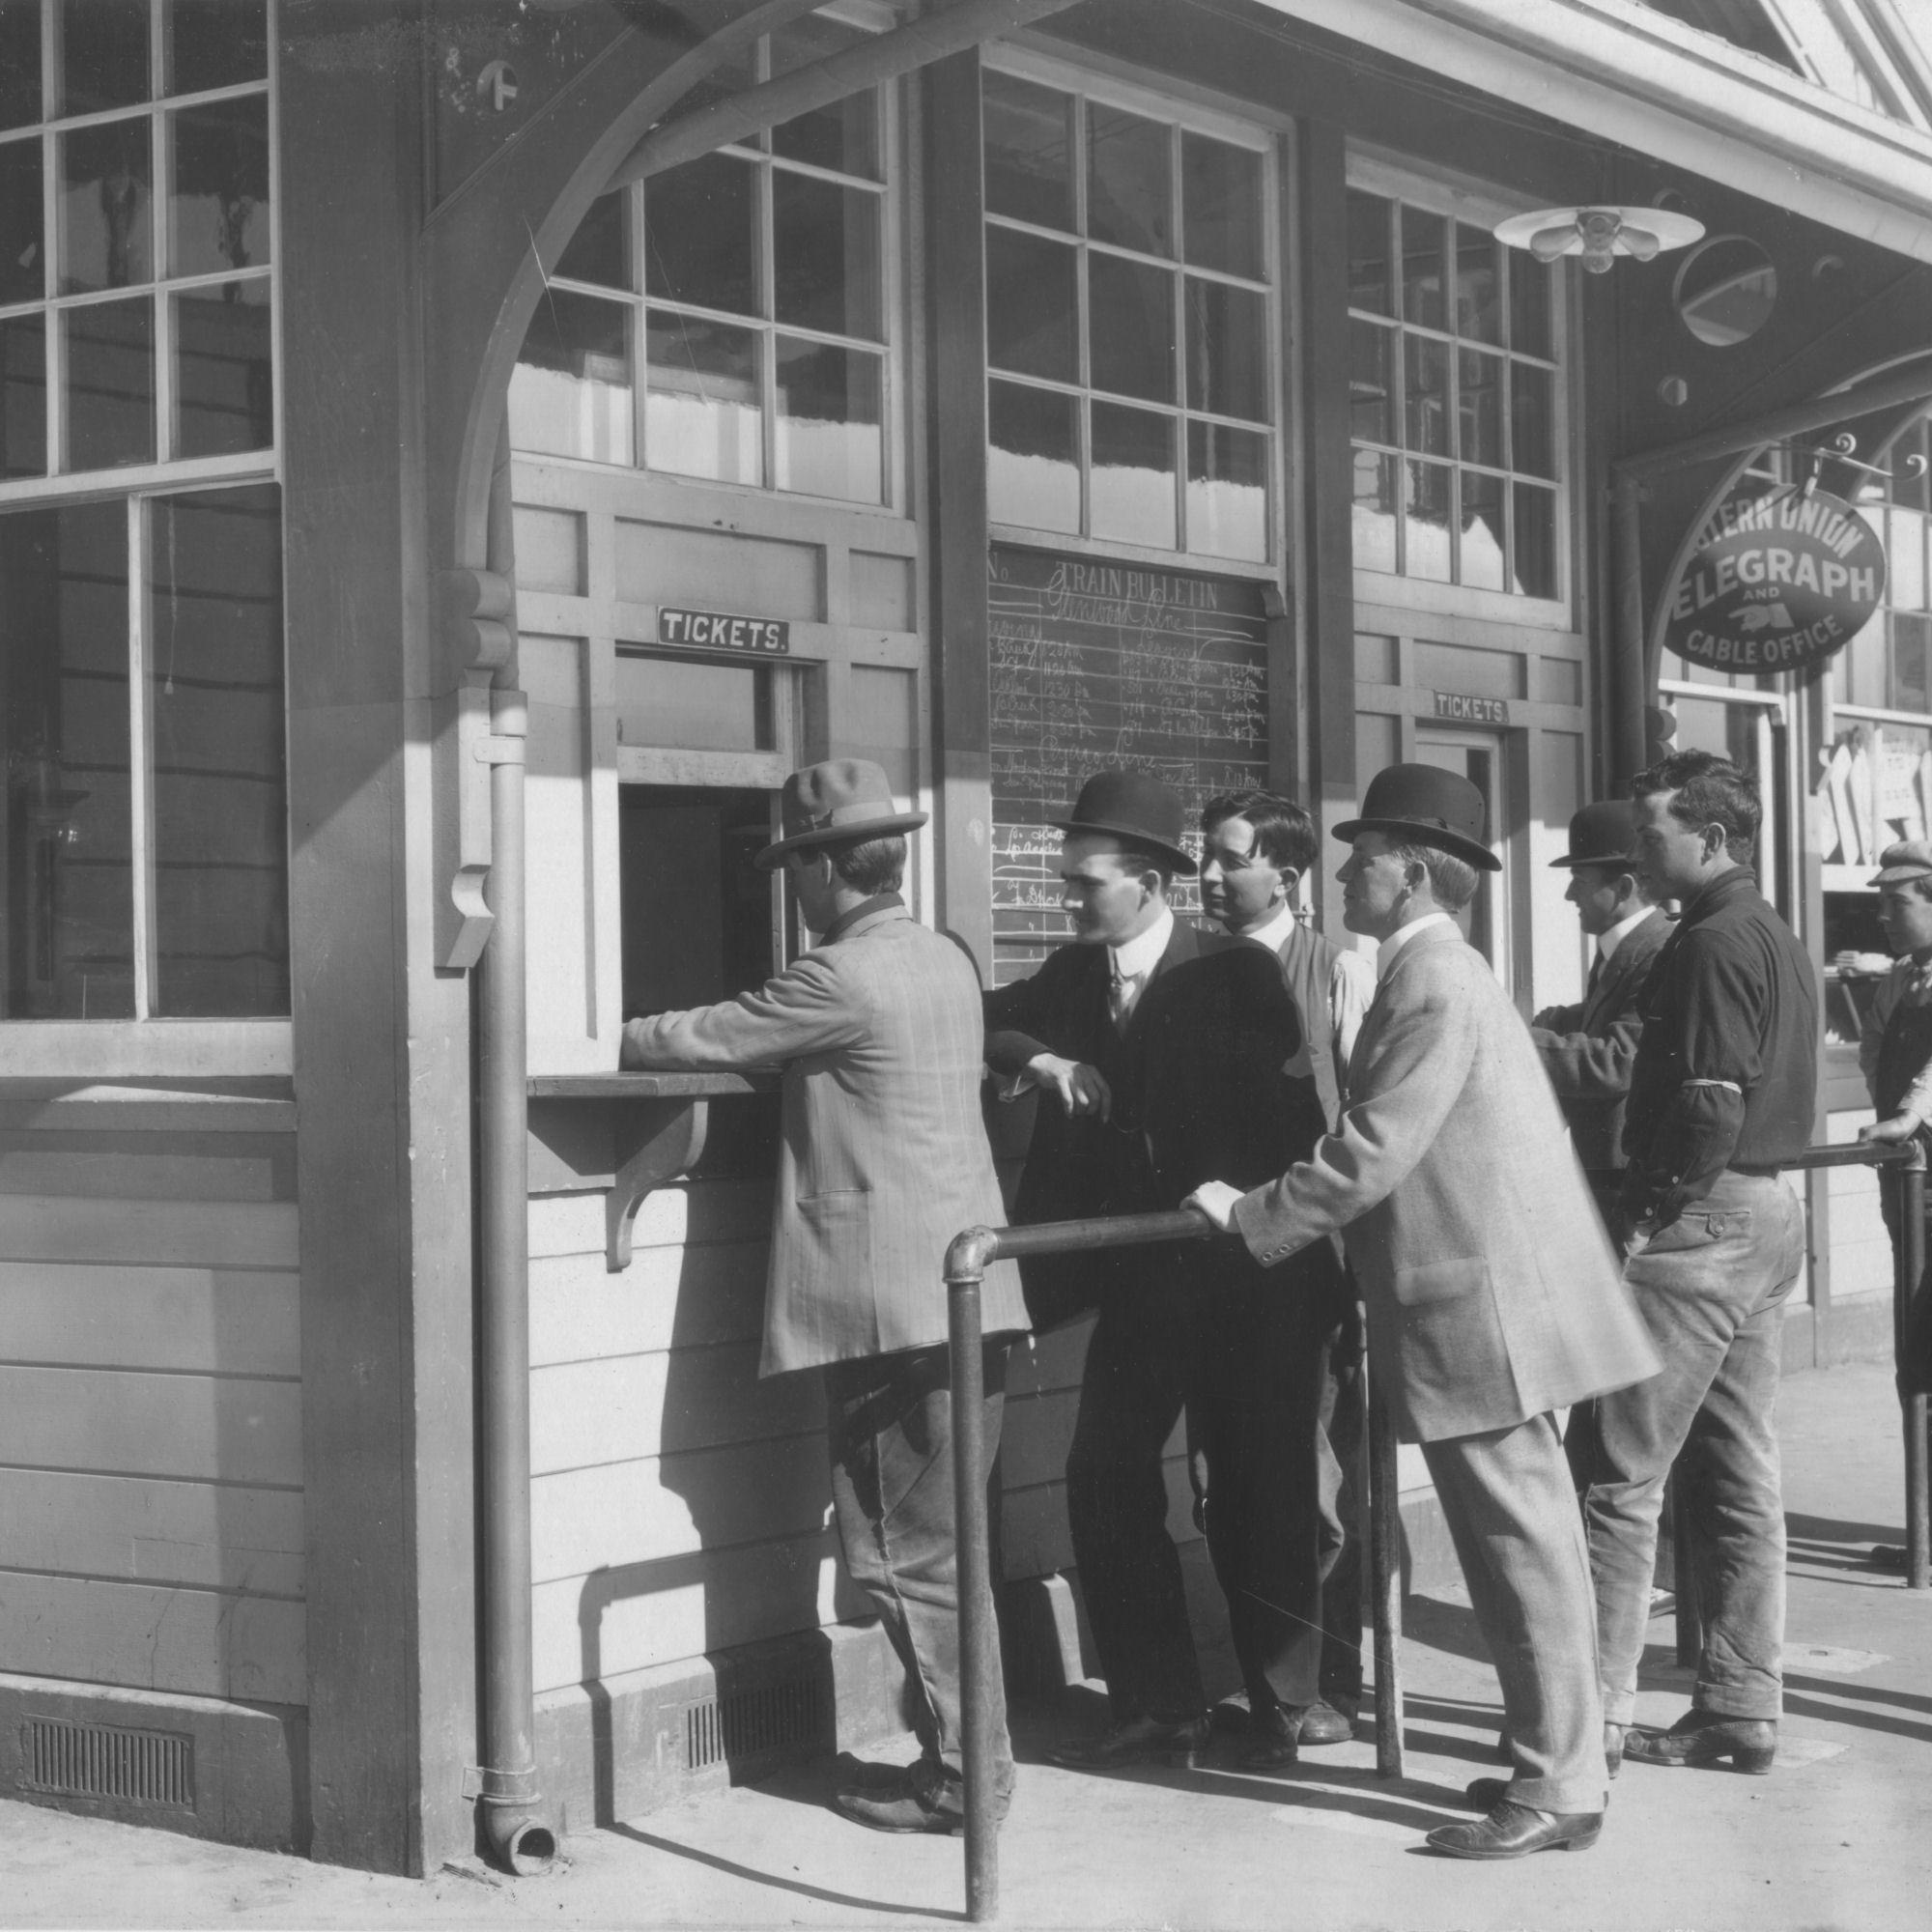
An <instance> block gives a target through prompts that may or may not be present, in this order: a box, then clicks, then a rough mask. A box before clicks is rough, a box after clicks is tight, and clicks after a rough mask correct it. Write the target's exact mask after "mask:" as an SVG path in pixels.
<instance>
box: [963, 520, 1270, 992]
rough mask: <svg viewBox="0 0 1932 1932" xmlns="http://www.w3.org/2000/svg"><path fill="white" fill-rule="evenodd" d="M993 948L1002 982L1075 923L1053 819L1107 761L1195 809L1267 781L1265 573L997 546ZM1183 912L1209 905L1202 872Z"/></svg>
mask: <svg viewBox="0 0 1932 1932" xmlns="http://www.w3.org/2000/svg"><path fill="white" fill-rule="evenodd" d="M988 599H989V606H990V609H989V616H990V643H991V652H992V780H993V946H994V979H995V981H996V982H997V983H999V984H1002V985H1004V984H1007V983H1008V982H1009V981H1010V980H1017V979H1023V978H1024V977H1025V976H1026V975H1027V974H1029V973H1031V972H1032V971H1033V970H1034V968H1035V967H1036V966H1037V964H1038V963H1039V961H1040V960H1041V959H1042V958H1044V957H1045V955H1046V953H1047V952H1048V951H1049V950H1050V949H1051V948H1052V947H1054V946H1056V945H1058V944H1059V943H1060V942H1061V941H1062V940H1064V939H1065V938H1066V937H1067V936H1068V935H1069V933H1070V932H1071V930H1072V928H1071V926H1070V925H1069V923H1067V920H1066V918H1065V914H1064V913H1062V911H1061V910H1060V881H1059V873H1058V870H1057V862H1058V859H1059V856H1060V834H1059V833H1058V832H1057V831H1055V830H1054V829H1053V828H1052V826H1051V825H1050V823H1049V821H1050V820H1051V819H1054V818H1057V817H1060V816H1061V815H1062V814H1063V813H1064V812H1065V809H1066V808H1067V807H1068V806H1070V805H1071V804H1072V802H1073V800H1074V798H1075V796H1076V795H1077V794H1078V792H1079V790H1080V786H1081V783H1082V782H1083V781H1085V780H1086V779H1088V778H1090V777H1091V776H1092V775H1093V774H1094V772H1096V771H1099V770H1101V769H1103V768H1106V767H1114V768H1124V769H1128V770H1133V771H1144V772H1151V773H1153V774H1154V776H1155V777H1157V778H1159V779H1162V780H1164V781H1166V782H1167V783H1168V784H1171V785H1172V786H1173V787H1174V788H1175V790H1176V791H1178V792H1179V794H1180V796H1181V798H1182V800H1183V801H1184V802H1185V804H1186V807H1187V822H1188V832H1189V838H1188V843H1189V846H1190V848H1192V847H1194V846H1195V845H1197V844H1198V842H1199V841H1198V837H1197V836H1196V827H1197V823H1198V815H1199V812H1200V810H1201V807H1202V806H1203V805H1204V804H1206V803H1207V801H1208V799H1210V798H1212V797H1213V796H1214V795H1215V794H1216V793H1217V792H1226V791H1245V790H1249V789H1253V788H1255V787H1258V786H1264V785H1265V784H1266V783H1267V778H1268V743H1267V735H1268V734H1267V723H1268V719H1267V617H1266V614H1265V612H1264V610H1263V606H1262V589H1261V585H1260V584H1258V583H1254V582H1245V581H1243V580H1240V579H1235V578H1217V577H1194V576H1186V575H1182V574H1180V573H1178V572H1172V571H1160V570H1148V569H1142V568H1138V567H1133V566H1128V565H1122V564H1112V563H1105V562H1099V561H1090V560H1088V559H1085V558H1074V557H1061V556H1052V555H1047V554H1042V553H1040V552H1037V551H1023V550H1005V549H996V550H995V551H994V552H993V553H992V566H991V582H990V585H989V589H988ZM1181 883H1182V884H1183V885H1184V890H1183V891H1181V892H1179V894H1178V895H1177V904H1178V906H1179V908H1180V909H1183V910H1192V909H1194V908H1196V907H1198V905H1199V898H1198V896H1197V895H1196V894H1195V891H1194V888H1193V884H1192V882H1191V881H1187V882H1181Z"/></svg>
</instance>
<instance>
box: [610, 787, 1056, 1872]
mask: <svg viewBox="0 0 1932 1932" xmlns="http://www.w3.org/2000/svg"><path fill="white" fill-rule="evenodd" d="M781 811H782V823H783V831H784V836H783V837H782V838H780V839H779V840H778V841H777V842H776V843H774V844H771V845H768V846H766V847H765V849H764V850H763V851H762V852H760V853H759V854H758V857H757V864H759V865H760V866H763V867H772V866H775V865H779V864H782V865H783V866H784V867H785V870H786V874H787V876H788V877H789V878H790V880H791V883H792V886H793V889H794V890H795V892H796V893H797V895H798V905H799V911H800V913H801V915H802V917H803V918H804V921H805V923H806V924H807V925H808V926H809V927H810V929H811V931H812V932H813V933H815V934H816V935H817V937H818V941H819V944H818V946H817V948H816V949H815V950H814V951H812V952H808V953H806V954H804V955H803V956H802V957H801V958H798V959H796V960H794V961H793V962H792V964H791V965H790V966H788V967H787V968H786V969H785V970H784V971H783V972H782V973H780V974H778V975H777V976H776V977H775V978H773V979H771V980H766V982H765V983H764V985H763V986H761V987H760V988H759V989H758V990H757V991H756V992H752V993H742V994H740V995H739V996H738V997H737V998H736V999H734V1000H726V1001H725V1002H723V1003H722V1004H721V1005H719V1006H715V1007H702V1008H698V1009H695V1010H693V1011H690V1012H681V1013H661V1014H659V1015H657V1016H656V1017H655V1018H651V1019H641V1020H633V1021H631V1022H630V1023H629V1025H627V1026H626V1027H625V1029H624V1044H623V1064H624V1065H626V1066H633V1067H654V1068H661V1069H672V1070H678V1071H688V1070H695V1069H696V1068H700V1067H731V1066H756V1065H774V1064H778V1065H782V1066H783V1068H784V1084H783V1097H782V1110H783V1133H782V1136H781V1142H780V1148H779V1171H778V1188H777V1194H776V1199H775V1203H774V1209H773V1221H772V1249H771V1267H770V1273H769V1276H768V1278H767V1283H766V1290H765V1346H764V1357H763V1360H762V1362H761V1363H760V1366H759V1373H760V1374H761V1375H767V1376H774V1375H783V1374H786V1373H788V1372H790V1371H793V1370H799V1369H810V1368H816V1369H820V1370H822V1371H823V1374H824V1378H825V1395H826V1409H827V1427H828V1434H829V1442H830V1449H831V1460H832V1500H833V1507H834V1511H835V1514H836V1515H837V1517H838V1535H839V1541H840V1542H841V1544H842V1545H843V1547H844V1551H845V1566H846V1568H847V1569H848V1570H849V1571H850V1572H851V1574H852V1579H853V1581H854V1582H856V1583H857V1584H858V1585H859V1586H860V1587H861V1588H862V1589H863V1590H865V1592H866V1593H867V1596H869V1597H870V1598H871V1600H872V1602H873V1604H874V1605H875V1606H876V1607H877V1609H878V1612H879V1617H880V1620H881V1621H882V1622H883V1624H884V1625H885V1629H886V1633H887V1634H888V1635H889V1636H890V1638H891V1639H892V1643H893V1647H894V1649H895V1651H896V1652H897V1654H898V1658H899V1661H900V1662H901V1663H902V1664H903V1665H904V1666H905V1673H906V1682H907V1688H908V1690H909V1692H910V1694H911V1697H912V1699H913V1702H914V1705H915V1719H914V1722H915V1728H916V1730H917V1731H918V1733H919V1739H920V1744H921V1747H922V1755H921V1757H920V1758H919V1760H918V1762H917V1763H915V1764H914V1765H912V1766H911V1767H909V1768H908V1769H907V1770H906V1771H905V1772H904V1773H897V1774H895V1773H894V1772H892V1771H890V1770H888V1769H886V1768H883V1767H870V1768H863V1767H862V1768H861V1770H860V1772H859V1774H858V1775H857V1776H855V1777H854V1778H853V1779H852V1780H851V1781H849V1782H847V1783H845V1784H843V1785H841V1787H840V1789H839V1790H838V1794H837V1797H836V1801H835V1802H836V1803H837V1804H838V1808H839V1809H840V1810H841V1811H843V1812H844V1813H845V1814H846V1816H848V1817H850V1818H854V1819H856V1820H857V1821H858V1822H859V1823H861V1824H865V1825H870V1826H872V1827H874V1828H876V1829H878V1830H880V1831H889V1832H951V1833H957V1832H958V1831H960V1830H961V1829H962V1819H963V1797H962V1785H961V1766H960V1746H961V1737H962V1734H961V1728H960V1701H959V1644H958V1607H959V1605H958V1569H957V1549H956V1545H955V1537H954V1524H953V1512H952V1405H951V1400H950V1396H949V1373H948V1370H949V1364H948V1359H947V1348H946V1334H947V1307H946V1285H945V1280H944V1263H945V1257H946V1249H947V1245H948V1243H949V1242H950V1241H951V1240H952V1236H954V1235H956V1234H957V1233H958V1232H959V1231H960V1230H961V1229H962V1228H971V1227H995V1228H996V1227H999V1226H1002V1225H1003V1224H1004V1221H1005V1215H1004V1213H1003V1212H1002V1209H1001V1205H1000V1189H999V1183H998V1180H997V1179H996V1178H995V1176H994V1173H993V1162H992V1154H991V1151H990V1150H989V1149H988V1147H987V1145H986V1136H985V1129H984V1125H983V1122H982V1121H981V1118H980V1062H981V1055H982V1045H983V1042H982V1034H981V1028H980V983H979V976H978V975H977V974H976V972H975V971H974V968H973V964H972V961H971V960H970V959H969V958H968V957H967V955H966V954H965V953H964V952H962V951H961V950H960V949H959V948H958V947H956V946H955V945H953V944H952V941H950V940H947V939H944V938H942V937H940V935H939V934H937V933H934V932H931V931H928V930H927V929H926V928H925V927H924V926H923V925H920V924H918V923H915V922H914V920H913V919H912V917H911V915H910V914H909V913H908V912H907V910H906V907H905V902H904V901H903V900H902V899H901V898H900V897H899V895H898V885H899V880H900V877H901V875H902V873H903V870H904V867H905V838H904V834H905V833H906V832H907V831H909V830H911V829H912V828H914V827H916V826H920V825H923V824H924V823H925V814H924V813H923V812H919V811H900V810H898V809H897V807H896V806H895V803H894V800H893V796H892V788H891V785H890V784H889V782H888V781H887V778H886V775H885V773H884V772H883V771H882V770H881V769H880V768H879V767H878V766H877V765H874V764H869V763H867V762H866V761H864V760H862V759H837V760H834V761H833V762H831V763H828V764H822V765H813V766H810V767H809V768H808V769H807V770H805V771H802V772H795V773H793V774H792V776H791V777H790V778H789V779H787V780H786V781H785V784H784V792H783V797H782V801H781ZM984 1293H985V1314H984V1322H985V1330H986V1337H987V1340H986V1361H985V1376H986V1406H985V1453H986V1459H987V1467H986V1470H985V1471H982V1476H981V1479H982V1480H983V1479H984V1476H985V1475H986V1474H988V1473H990V1470H991V1463H992V1458H993V1456H994V1455H995V1454H996V1453H997V1451H998V1448H999V1442H1000V1422H1001V1412H1002V1406H1003V1401H1004V1393H1005V1377H1006V1358H1007V1350H1008V1347H1009V1343H1010V1339H1011V1336H1012V1334H1013V1332H1014V1331H1015V1330H1020V1329H1024V1328H1025V1327H1026V1325H1027V1321H1026V1311H1025V1308H1024V1306H1023V1304H1022V1302H1021V1299H1020V1290H1019V1280H1018V1276H1017V1274H1016V1272H1015V1270H1014V1268H1013V1266H1012V1264H1010V1263H1000V1264H995V1266H994V1267H993V1268H991V1269H989V1270H988V1271H987V1276H986V1286H985V1291H984ZM990 1615H991V1611H990V1607H989V1609H988V1616H989V1618H990ZM997 1681H998V1680H997V1678H996V1679H995V1682H996V1684H997ZM997 1694H998V1693H997V1691H996V1692H995V1695H997ZM994 1753H995V1776H996V1779H997V1785H998V1789H999V1792H1000V1802H1001V1807H1002V1810H1004V1806H1005V1801H1006V1798H1007V1796H1008V1794H1009V1792H1010V1790H1011V1787H1012V1777H1013V1760H1012V1749H1011V1746H1010V1744H1009V1740H1008V1736H1007V1727H1006V1718H1005V1712H1004V1708H1002V1710H1001V1712H1000V1717H999V1723H998V1726H997V1733H996V1736H995V1740H994Z"/></svg>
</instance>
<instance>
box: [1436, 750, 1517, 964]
mask: <svg viewBox="0 0 1932 1932" xmlns="http://www.w3.org/2000/svg"><path fill="white" fill-rule="evenodd" d="M1415 755H1416V759H1417V762H1418V763H1421V764H1425V765H1435V766H1438V767H1440V768H1441V769H1442V770H1443V771H1448V772H1454V773H1455V774H1456V775H1457V776H1458V777H1459V778H1465V779H1467V780H1468V781H1469V782H1470V783H1471V784H1472V785H1474V786H1475V787H1476V789H1477V790H1478V791H1479V792H1481V793H1482V795H1483V807H1484V811H1485V815H1486V817H1487V819H1488V822H1489V832H1490V838H1489V843H1490V847H1491V849H1492V851H1494V852H1495V854H1496V856H1497V857H1498V858H1500V859H1501V860H1502V861H1503V870H1502V871H1500V872H1482V873H1480V874H1479V875H1478V883H1477V886H1476V896H1475V897H1474V898H1473V899H1471V900H1470V901H1469V903H1468V904H1467V905H1466V906H1465V907H1463V911H1462V912H1461V913H1459V914H1458V915H1457V923H1459V924H1460V925H1461V926H1462V928H1463V933H1464V935H1465V936H1466V937H1467V939H1468V941H1469V943H1470V945H1472V946H1473V947H1474V948H1475V949H1476V951H1477V952H1480V953H1481V954H1482V955H1483V957H1484V958H1485V959H1487V960H1488V961H1489V962H1490V965H1491V966H1492V968H1493V969H1494V970H1495V973H1496V977H1497V978H1498V979H1499V980H1502V982H1503V984H1504V985H1505V986H1508V985H1509V984H1510V983H1511V980H1512V973H1511V967H1512V964H1513V961H1512V960H1511V957H1510V946H1509V943H1508V941H1509V904H1508V892H1509V870H1508V867H1509V855H1508V852H1507V850H1506V849H1505V848H1506V846H1507V843H1508V838H1509V832H1508V828H1509V824H1510V819H1509V811H1508V801H1507V800H1506V799H1505V798H1504V796H1503V785H1504V775H1503V767H1504V759H1503V743H1502V739H1501V737H1500V735H1492V734H1491V733H1488V732H1473V731H1471V732H1464V731H1431V730H1428V729H1426V728H1418V729H1417V731H1416V734H1415Z"/></svg>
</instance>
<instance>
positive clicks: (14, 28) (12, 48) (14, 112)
mask: <svg viewBox="0 0 1932 1932" xmlns="http://www.w3.org/2000/svg"><path fill="white" fill-rule="evenodd" d="M40 118H41V0H0V128H25V127H29V126H31V125H32V124H33V123H34V122H36V121H38V120H39V119H40Z"/></svg>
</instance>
